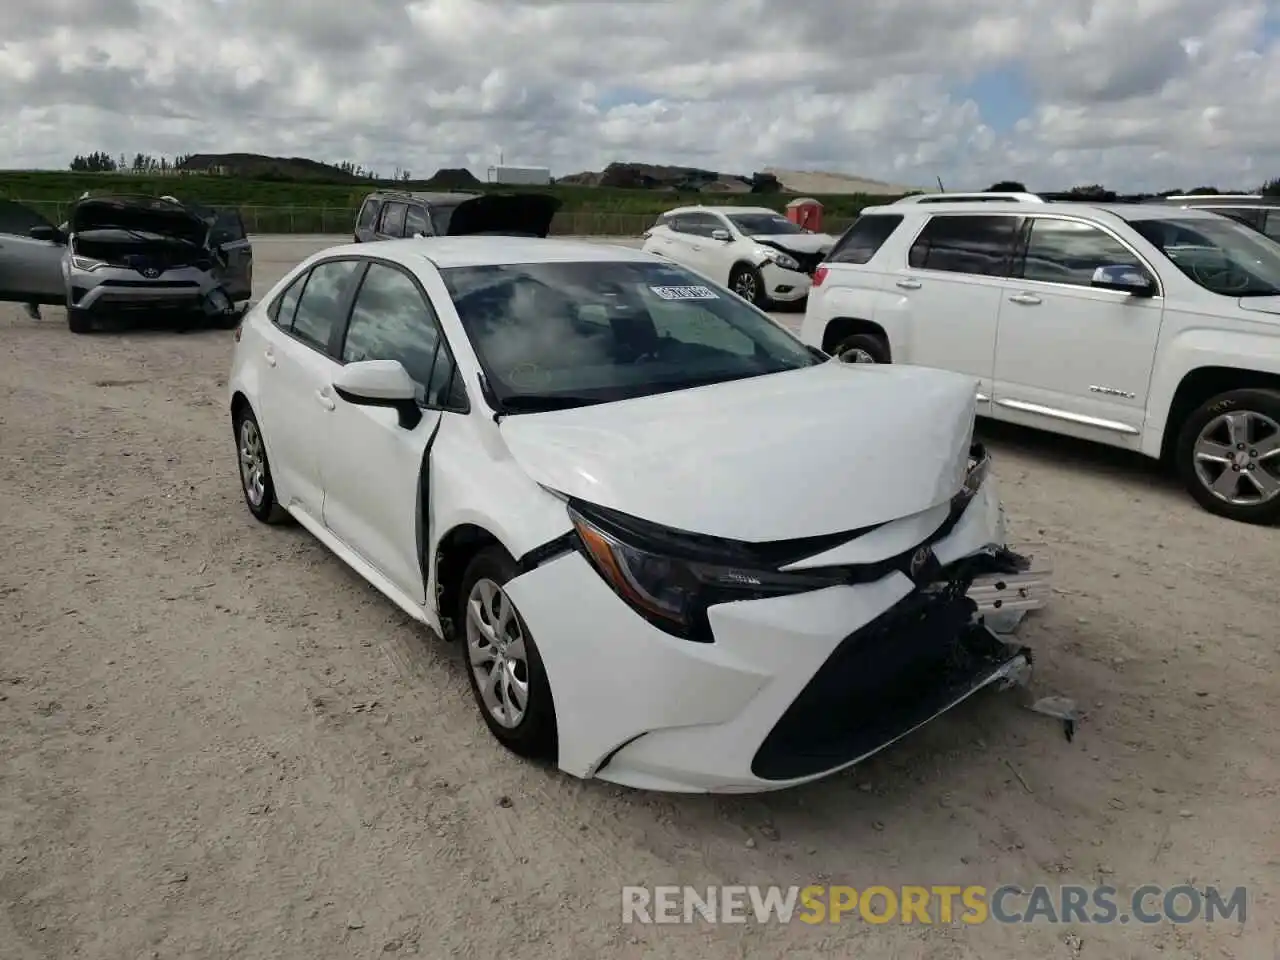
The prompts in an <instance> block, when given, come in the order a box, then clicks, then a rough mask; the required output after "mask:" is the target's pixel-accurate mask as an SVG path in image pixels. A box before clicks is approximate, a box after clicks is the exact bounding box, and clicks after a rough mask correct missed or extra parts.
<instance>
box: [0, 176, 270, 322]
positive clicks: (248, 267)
mask: <svg viewBox="0 0 1280 960" xmlns="http://www.w3.org/2000/svg"><path fill="white" fill-rule="evenodd" d="M252 288H253V248H252V246H251V244H250V242H249V239H248V237H247V236H246V235H245V232H244V224H243V222H242V221H241V219H240V215H239V213H238V212H237V211H235V210H217V209H214V208H211V207H205V206H202V205H198V204H184V203H180V202H177V201H175V200H172V199H167V198H159V197H136V196H105V197H85V198H82V199H81V200H79V201H77V202H76V204H75V205H74V206H73V207H72V209H71V212H70V214H69V215H68V217H67V222H66V223H65V224H63V225H61V226H57V227H55V226H54V225H53V224H51V223H49V221H47V220H46V219H45V218H44V217H42V216H41V215H40V214H38V213H36V212H35V211H34V210H31V209H30V208H29V207H25V206H23V205H21V204H18V203H14V202H12V201H0V300H7V301H16V302H20V303H33V304H60V305H63V306H65V307H66V308H67V325H68V327H70V329H71V330H72V332H74V333H84V332H87V331H89V330H91V329H92V328H93V325H94V321H95V320H96V319H97V318H99V317H104V316H115V317H120V316H134V315H137V314H139V313H142V312H147V313H154V312H158V311H163V312H167V313H180V314H186V315H191V314H198V315H203V316H208V317H211V318H213V319H214V320H215V322H221V323H223V324H224V325H227V326H233V325H234V324H235V323H236V322H237V320H238V317H239V313H238V311H237V310H236V304H237V303H239V302H241V301H247V300H248V299H249V298H250V296H251V295H252Z"/></svg>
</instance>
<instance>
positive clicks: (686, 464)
mask: <svg viewBox="0 0 1280 960" xmlns="http://www.w3.org/2000/svg"><path fill="white" fill-rule="evenodd" d="M975 391H976V384H975V381H974V379H973V378H972V377H969V376H964V375H961V374H956V373H951V372H949V371H943V370H933V369H927V368H924V367H907V366H895V365H892V364H884V365H880V364H846V363H839V362H837V361H831V362H828V363H825V364H820V365H818V366H814V367H808V368H805V369H802V370H795V371H789V372H787V373H780V374H774V375H772V376H764V377H752V378H749V379H746V380H737V381H732V382H729V383H722V384H716V385H713V386H707V387H698V388H694V389H690V390H679V391H675V392H672V393H666V394H659V395H657V396H652V397H642V398H639V399H635V400H624V401H620V402H617V403H606V404H600V405H598V406H589V407H579V408H576V409H572V410H558V411H552V412H547V413H534V414H517V415H512V416H508V417H505V418H503V419H502V421H501V426H500V428H499V429H500V431H501V434H502V437H503V439H504V440H505V441H506V443H507V446H508V448H509V449H510V451H511V453H512V456H513V457H514V458H515V460H516V462H517V463H519V464H520V466H521V467H522V468H523V469H524V470H525V472H527V473H528V474H529V476H530V477H532V478H533V479H534V480H535V481H537V482H538V483H540V484H542V485H543V486H546V487H549V488H551V489H553V490H557V491H559V492H561V493H563V494H566V495H569V496H572V497H577V498H579V499H581V500H585V501H588V502H590V503H594V504H597V505H599V506H603V507H610V508H612V509H614V510H619V511H621V512H623V513H628V514H631V515H632V516H636V517H640V518H642V519H644V520H649V521H652V522H654V523H659V524H663V525H665V526H668V527H673V528H676V529H679V530H685V531H689V532H694V533H702V534H706V535H708V536H715V537H724V538H728V539H733V540H743V541H749V542H764V541H771V540H788V539H794V538H799V537H811V536H818V535H820V534H828V533H839V532H841V531H844V530H855V529H858V528H860V527H866V526H870V525H873V524H877V523H882V522H885V521H889V520H894V519H896V518H898V517H905V516H910V515H912V514H917V513H920V512H921V511H923V510H927V509H929V508H930V507H934V506H937V505H938V504H941V503H944V502H946V501H947V500H949V499H950V498H951V497H952V496H953V495H954V494H955V493H956V492H957V491H958V490H959V489H960V487H961V485H962V483H963V482H964V477H965V471H966V470H967V468H968V459H969V444H970V441H971V438H972V432H973V422H974V393H975Z"/></svg>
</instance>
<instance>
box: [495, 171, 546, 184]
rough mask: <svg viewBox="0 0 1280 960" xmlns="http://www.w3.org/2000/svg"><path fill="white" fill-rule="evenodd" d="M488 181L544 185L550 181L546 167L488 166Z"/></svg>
mask: <svg viewBox="0 0 1280 960" xmlns="http://www.w3.org/2000/svg"><path fill="white" fill-rule="evenodd" d="M489 182H490V183H510V184H523V185H533V186H546V185H547V184H549V183H550V182H551V170H550V168H548V167H508V166H496V167H490V168H489Z"/></svg>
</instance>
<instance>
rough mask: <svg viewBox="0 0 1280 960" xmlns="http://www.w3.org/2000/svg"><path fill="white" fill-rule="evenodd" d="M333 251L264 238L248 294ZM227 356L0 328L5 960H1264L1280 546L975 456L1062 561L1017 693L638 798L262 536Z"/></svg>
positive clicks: (1030, 444)
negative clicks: (766, 919)
mask: <svg viewBox="0 0 1280 960" xmlns="http://www.w3.org/2000/svg"><path fill="white" fill-rule="evenodd" d="M314 248H315V246H314V243H313V244H312V246H311V247H309V248H307V247H305V245H304V244H300V243H299V242H297V241H288V242H285V241H279V240H270V239H262V240H260V242H259V243H258V245H257V257H258V278H259V281H260V285H261V287H262V289H264V290H265V288H266V286H267V285H268V284H269V283H270V282H271V281H273V280H274V279H275V278H276V277H278V276H279V275H280V273H281V272H282V271H283V270H285V269H287V267H288V266H290V265H291V264H292V263H293V262H296V260H297V258H298V257H299V256H300V255H301V254H302V253H304V252H309V249H314ZM796 319H798V318H796V317H792V318H791V321H792V322H794V321H795V320H796ZM230 347H231V334H230V333H229V332H225V331H193V332H189V333H185V334H178V333H174V332H167V331H163V330H147V331H132V332H118V333H100V334H97V335H92V336H73V335H71V334H69V333H68V331H67V328H66V326H65V323H64V322H63V315H62V312H61V311H60V310H47V311H46V319H45V320H44V321H42V322H36V321H31V320H29V319H27V318H26V317H25V316H24V315H22V314H21V313H20V311H19V310H17V309H16V308H10V307H8V306H4V307H0V542H2V543H3V552H2V553H0V958H3V960H36V958H42V960H44V958H47V960H66V958H72V957H75V958H92V960H99V958H100V960H133V958H148V957H149V958H231V957H235V958H255V960H256V958H306V960H317V958H349V957H384V956H404V955H410V956H426V957H437V956H440V957H442V956H476V957H494V956H499V955H502V956H514V957H517V958H520V960H533V958H539V957H548V958H551V957H558V958H563V957H583V958H600V957H622V958H627V957H635V958H640V957H652V958H682V960H717V958H730V957H733V958H738V957H744V956H748V955H751V956H756V957H762V958H763V957H782V956H788V957H793V958H805V957H819V956H821V957H876V958H903V960H907V958H911V960H923V958H940V960H961V958H973V960H978V958H982V960H991V958H1025V957H1036V958H1059V957H1061V958H1074V957H1089V958H1095V957H1096V958H1107V960H1118V958H1139V957H1142V958H1145V957H1166V958H1168V957H1187V958H1238V960H1259V958H1263V957H1273V956H1276V955H1277V950H1278V949H1280V940H1278V937H1277V929H1278V928H1277V923H1276V906H1277V901H1276V894H1277V891H1278V890H1280V827H1278V826H1277V823H1278V821H1280V817H1278V816H1277V811H1280V796H1278V795H1277V783H1278V782H1280V759H1278V758H1280V751H1278V749H1277V732H1278V730H1277V728H1278V726H1280V712H1278V711H1277V706H1276V705H1277V703H1280V680H1277V674H1276V667H1277V659H1278V658H1277V644H1276V640H1277V636H1278V635H1280V634H1278V632H1277V628H1276V609H1277V605H1276V588H1275V585H1276V583H1277V582H1280V551H1278V550H1277V549H1276V545H1277V540H1276V537H1277V533H1276V532H1275V531H1273V530H1262V529H1256V528H1250V527H1244V526H1239V525H1234V524H1229V523H1227V522H1226V521H1223V520H1219V519H1215V518H1213V517H1210V516H1208V515H1207V514H1205V513H1203V512H1201V511H1200V510H1199V509H1198V508H1197V507H1195V506H1194V504H1193V503H1192V502H1191V501H1190V499H1189V498H1187V497H1186V496H1184V495H1183V494H1182V493H1181V492H1180V491H1179V489H1178V488H1177V487H1176V486H1174V485H1173V484H1172V483H1171V482H1170V481H1168V480H1166V479H1165V478H1163V477H1162V476H1161V475H1160V474H1159V473H1157V472H1156V471H1154V470H1153V469H1152V468H1150V467H1148V466H1147V465H1145V464H1143V463H1141V462H1138V461H1136V460H1134V459H1131V458H1127V457H1119V456H1115V455H1112V454H1109V453H1106V452H1102V451H1098V450H1095V449H1092V448H1089V447H1085V446H1082V445H1077V444H1068V443H1065V442H1062V441H1058V440H1053V439H1050V438H1047V437H1043V436H1038V435H1033V434H1029V433H1023V432H1012V431H999V432H996V431H993V430H988V431H986V433H987V435H988V438H989V439H990V441H991V443H992V445H993V446H994V449H995V453H996V456H997V458H998V459H997V471H998V475H999V478H1000V481H1001V483H1002V489H1003V493H1004V497H1005V501H1006V504H1007V507H1008V510H1009V514H1010V519H1011V523H1012V525H1013V529H1014V531H1015V534H1016V536H1017V538H1018V539H1019V540H1021V541H1023V542H1035V543H1040V544H1043V545H1045V549H1047V551H1048V553H1049V556H1050V557H1051V559H1052V561H1053V563H1054V564H1055V567H1056V582H1057V588H1058V589H1057V593H1056V594H1055V596H1054V597H1053V600H1052V604H1051V606H1050V607H1049V608H1047V609H1046V610H1044V611H1041V612H1040V613H1039V614H1037V615H1033V617H1031V618H1028V620H1027V621H1026V623H1025V624H1024V626H1023V628H1022V636H1023V638H1024V639H1025V640H1026V641H1027V642H1028V643H1029V644H1030V645H1031V646H1032V647H1033V648H1034V650H1035V653H1036V655H1037V662H1036V674H1035V679H1034V680H1033V683H1032V687H1031V689H1030V690H1029V691H1027V692H1026V693H1025V694H1022V693H1018V692H1010V693H999V694H992V695H989V696H981V697H979V698H976V699H975V700H973V701H971V702H969V703H967V704H965V705H963V706H962V707H961V708H959V709H958V710H956V711H954V712H953V713H952V714H950V715H948V716H946V717H945V718H943V719H942V720H940V721H939V722H936V723H934V724H932V725H931V726H930V727H928V728H926V729H925V730H923V731H921V732H919V733H917V734H916V735H914V736H912V737H910V738H908V739H907V740H906V741H904V742H902V743H901V744H899V745H897V746H895V747H894V748H891V749H890V750H889V751H887V752H885V753H883V754H881V755H880V756H879V757H877V758H875V759H873V760H872V761H870V762H868V763H867V764H865V765H863V766H861V767H859V768H857V769H855V770H854V771H852V772H850V773H848V774H847V775H842V776H838V777H835V778H833V779H830V780H828V781H826V782H824V783H821V784H819V785H816V786H811V787H806V788H802V789H798V790H792V791H788V792H784V793H780V794H772V795H766V796H763V797H748V798H705V797H679V796H676V797H671V796H656V795H646V794H642V793H637V792H633V791H628V790H623V789H618V788H614V787H611V786H609V785H607V784H602V783H583V782H579V781H574V780H570V779H568V778H566V777H564V776H562V775H560V774H558V773H556V772H554V771H549V770H544V769H541V768H538V767H534V766H530V765H527V764H525V763H522V762H519V761H517V760H516V759H514V758H512V757H510V756H508V755H506V754H505V753H504V752H503V751H502V750H501V749H500V748H499V747H497V746H496V744H495V743H494V742H493V741H492V740H491V738H490V736H489V735H488V733H487V731H486V730H485V729H484V726H483V724H482V722H481V720H480V718H479V716H478V715H477V713H476V711H475V709H474V707H473V705H472V702H471V700H470V694H469V691H468V690H467V687H466V681H465V677H464V676H463V673H462V671H461V665H460V663H459V661H458V654H457V651H456V649H454V648H453V647H449V646H446V645H444V644H442V643H440V642H438V641H433V640H431V639H430V638H427V637H424V636H423V635H422V634H421V633H420V631H419V630H418V629H416V628H415V627H414V626H413V625H412V624H411V623H410V622H409V621H408V619H407V618H406V617H404V616H403V615H401V613H400V612H399V611H398V610H397V609H396V608H395V607H393V606H392V604H391V603H390V602H388V601H386V600H384V599H383V598H382V597H381V595H379V594H378V593H376V592H375V591H374V590H373V589H372V588H371V587H368V586H366V585H365V583H364V582H363V581H361V580H360V579H358V578H357V576H356V575H355V574H354V573H352V572H350V571H349V570H348V569H347V568H346V567H345V566H343V565H342V564H341V563H340V562H339V561H338V560H337V559H336V558H334V557H333V556H331V555H330V554H329V553H328V552H326V551H325V550H324V549H323V548H321V547H320V545H319V544H318V543H317V542H315V541H314V540H313V539H312V538H311V537H310V536H308V535H307V534H306V533H304V532H303V531H302V530H300V529H299V528H297V527H292V528H290V527H285V528H278V529H269V528H266V527H263V526H261V525H259V524H257V523H255V522H254V521H253V520H252V519H251V518H250V516H249V514H248V512H247V511H246V510H245V508H244V505H243V502H242V500H241V496H240V491H239V488H238V479H237V473H236V468H235V461H234V448H233V444H232V437H231V429H230V424H229V420H228V414H227V411H226V410H225V409H224V386H223V378H224V376H225V373H226V370H227V363H228V357H229V352H230ZM779 493H780V495H803V491H780V492H779ZM1046 694H1063V695H1066V696H1070V697H1073V698H1075V699H1076V700H1077V701H1078V702H1079V704H1080V705H1081V707H1082V708H1083V709H1084V710H1085V711H1086V713H1087V716H1086V717H1085V718H1084V720H1083V722H1082V723H1081V725H1080V727H1079V730H1078V732H1077V735H1076V737H1075V739H1074V741H1073V742H1067V740H1066V738H1065V737H1064V735H1063V732H1062V730H1061V728H1060V727H1059V726H1058V725H1057V724H1055V723H1054V722H1053V721H1051V720H1049V719H1047V718H1045V717H1042V716H1040V715H1038V714H1034V713H1032V712H1030V711H1029V710H1027V709H1024V707H1023V706H1022V705H1021V704H1022V703H1023V701H1024V699H1030V698H1031V697H1034V696H1041V695H1046ZM664 883H676V884H694V885H699V886H705V885H707V884H714V883H729V884H734V883H741V884H783V885H789V884H801V885H804V884H811V883H818V884H821V883H837V884H851V885H853V886H855V887H858V888H860V889H861V888H863V887H866V886H868V885H873V884H881V885H888V886H890V887H896V886H899V885H902V884H923V885H934V884H957V885H968V884H982V885H985V886H987V887H989V888H994V887H996V886H998V885H1000V884H1003V883H1017V884H1021V885H1022V886H1023V887H1024V888H1029V887H1030V886H1031V885H1032V884H1035V883H1046V884H1052V885H1057V884H1062V883H1080V884H1086V885H1091V884H1111V885H1114V886H1115V887H1117V888H1120V890H1121V891H1122V892H1127V891H1129V890H1131V889H1132V888H1134V887H1136V886H1138V885H1140V884H1144V883H1155V884H1160V885H1163V886H1165V887H1170V886H1174V885H1177V884H1183V883H1190V884H1196V885H1200V886H1201V887H1203V886H1204V885H1206V884H1218V885H1219V886H1223V887H1227V888H1231V887H1234V886H1237V885H1244V886H1247V887H1248V888H1249V891H1250V898H1249V901H1248V916H1247V919H1246V921H1245V922H1244V924H1239V923H1237V922H1235V921H1227V922H1222V921H1220V922H1218V923H1216V924H1205V923H1204V922H1203V921H1197V922H1193V923H1190V924H1186V925H1182V926H1178V925H1174V924H1170V923H1160V924H1156V925H1152V926H1142V925H1138V924H1136V923H1135V924H1129V925H1120V924H1115V925H1111V926H1099V925H1089V924H1081V923H1072V924H1068V925H1060V926H1053V925H1048V924H1044V923H1039V924H1032V925H1014V926H1010V925H1004V926H1002V925H998V924H995V923H987V924H985V925H981V926H964V925H951V926H948V925H942V924H935V925H933V926H926V925H915V926H903V925H901V924H899V923H897V922H893V923H890V924H886V925H883V926H878V925H870V924H867V923H863V922H861V921H859V920H856V919H854V920H848V921H847V922H845V923H842V924H839V925H822V926H816V927H815V926H807V925H805V924H803V923H799V922H793V923H791V924H790V925H778V924H774V925H759V924H756V923H754V922H750V923H746V924H740V925H729V926H724V925H709V924H705V923H698V924H694V925H692V926H666V927H661V926H644V925H624V924H623V923H622V922H621V910H620V891H621V888H622V887H623V886H624V885H630V884H664ZM1015 905H1016V904H1015ZM934 919H935V920H936V919H937V917H936V915H935V916H934Z"/></svg>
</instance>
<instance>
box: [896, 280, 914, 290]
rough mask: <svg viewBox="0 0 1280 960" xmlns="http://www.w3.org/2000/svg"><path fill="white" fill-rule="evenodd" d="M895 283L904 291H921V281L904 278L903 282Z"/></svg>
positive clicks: (897, 281)
mask: <svg viewBox="0 0 1280 960" xmlns="http://www.w3.org/2000/svg"><path fill="white" fill-rule="evenodd" d="M894 282H895V283H896V284H897V285H898V286H899V287H901V288H902V289H903V290H919V289H920V281H919V280H911V279H908V278H903V279H902V280H896V281H894Z"/></svg>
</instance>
